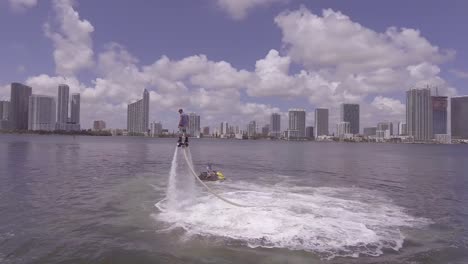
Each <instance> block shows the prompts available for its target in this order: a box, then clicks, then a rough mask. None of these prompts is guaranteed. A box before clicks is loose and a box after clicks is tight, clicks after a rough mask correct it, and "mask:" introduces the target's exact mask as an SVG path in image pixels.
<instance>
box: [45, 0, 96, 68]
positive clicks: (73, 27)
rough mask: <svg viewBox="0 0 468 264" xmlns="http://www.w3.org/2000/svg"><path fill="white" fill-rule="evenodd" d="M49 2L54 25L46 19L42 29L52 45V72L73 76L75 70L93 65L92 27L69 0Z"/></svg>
mask: <svg viewBox="0 0 468 264" xmlns="http://www.w3.org/2000/svg"><path fill="white" fill-rule="evenodd" d="M52 6H53V8H54V12H55V19H56V21H55V22H56V24H57V26H58V28H54V26H53V24H50V23H46V24H44V32H45V35H46V36H47V37H48V38H50V39H51V40H52V42H53V45H54V60H55V65H56V73H57V74H59V75H64V76H73V75H74V74H75V73H76V72H78V71H79V70H81V69H85V68H89V67H91V66H92V65H93V56H94V52H93V42H92V39H91V33H92V32H93V31H94V27H93V25H91V23H90V22H89V21H87V20H81V19H80V16H79V14H78V12H77V11H75V10H74V9H73V1H72V0H54V1H53V2H52Z"/></svg>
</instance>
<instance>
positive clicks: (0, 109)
mask: <svg viewBox="0 0 468 264" xmlns="http://www.w3.org/2000/svg"><path fill="white" fill-rule="evenodd" d="M9 107H10V102H8V101H0V120H8V113H9Z"/></svg>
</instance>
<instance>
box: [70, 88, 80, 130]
mask: <svg viewBox="0 0 468 264" xmlns="http://www.w3.org/2000/svg"><path fill="white" fill-rule="evenodd" d="M70 121H71V123H72V124H79V123H80V94H79V93H74V94H72V97H71V116H70Z"/></svg>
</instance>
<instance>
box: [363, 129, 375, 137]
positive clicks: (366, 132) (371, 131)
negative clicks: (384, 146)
mask: <svg viewBox="0 0 468 264" xmlns="http://www.w3.org/2000/svg"><path fill="white" fill-rule="evenodd" d="M363 132H364V136H366V137H370V136H375V135H377V127H365V128H364V131H363Z"/></svg>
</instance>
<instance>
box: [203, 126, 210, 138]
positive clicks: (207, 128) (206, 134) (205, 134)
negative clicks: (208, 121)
mask: <svg viewBox="0 0 468 264" xmlns="http://www.w3.org/2000/svg"><path fill="white" fill-rule="evenodd" d="M203 135H204V136H209V135H210V127H208V126H206V127H203Z"/></svg>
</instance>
